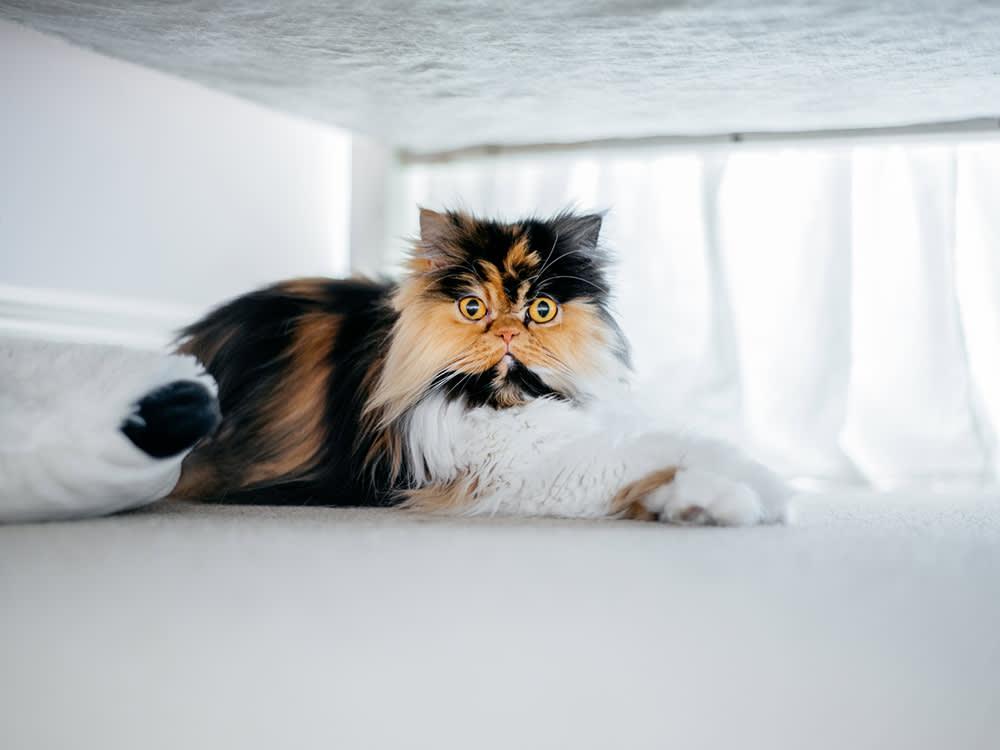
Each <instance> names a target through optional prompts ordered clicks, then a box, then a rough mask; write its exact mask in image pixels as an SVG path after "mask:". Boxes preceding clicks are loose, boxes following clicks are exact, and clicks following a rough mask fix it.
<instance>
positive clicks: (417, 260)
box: [410, 207, 464, 273]
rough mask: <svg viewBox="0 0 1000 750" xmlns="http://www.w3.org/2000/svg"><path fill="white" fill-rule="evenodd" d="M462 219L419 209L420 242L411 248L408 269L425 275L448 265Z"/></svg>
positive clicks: (452, 215) (459, 216)
mask: <svg viewBox="0 0 1000 750" xmlns="http://www.w3.org/2000/svg"><path fill="white" fill-rule="evenodd" d="M463 219H464V217H462V216H461V215H460V214H454V213H452V212H447V213H441V212H439V211H432V210H431V209H429V208H423V207H421V209H420V241H419V242H417V243H415V245H414V247H413V252H412V255H411V260H410V269H411V270H413V271H416V272H418V273H426V272H428V271H434V270H437V269H439V268H442V267H444V266H446V265H448V263H449V262H450V261H452V260H453V259H454V257H455V247H454V241H455V238H456V237H457V236H458V233H459V229H458V224H459V223H461V221H462V220H463Z"/></svg>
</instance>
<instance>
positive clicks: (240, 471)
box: [175, 210, 783, 523]
mask: <svg viewBox="0 0 1000 750" xmlns="http://www.w3.org/2000/svg"><path fill="white" fill-rule="evenodd" d="M600 227H601V217H600V216H599V215H583V216H581V215H575V214H572V213H563V214H559V215H557V216H555V217H552V218H550V219H547V220H540V219H535V218H529V219H525V220H522V221H518V222H513V223H502V222H497V221H488V220H481V219H477V218H475V217H472V216H469V215H467V214H463V213H458V212H445V213H438V212H434V211H429V210H423V211H422V212H421V236H420V239H419V241H418V242H416V243H415V246H414V251H413V254H412V256H411V258H410V263H409V269H408V273H407V274H406V275H405V276H404V278H403V279H402V280H401V281H400V282H399V283H398V284H392V283H375V282H369V281H360V280H346V281H344V280H341V281H337V280H331V279H299V280H294V281H288V282H284V283H280V284H276V285H274V286H271V287H268V288H266V289H262V290H260V291H257V292H254V293H251V294H248V295H246V296H244V297H241V298H239V299H236V300H234V301H232V302H230V303H228V304H226V305H224V306H222V307H220V308H219V309H217V310H215V311H214V312H212V313H210V314H209V315H208V316H207V317H206V318H204V319H203V320H201V321H199V322H197V323H195V324H193V325H192V326H190V327H189V328H187V329H186V330H185V331H184V332H183V335H182V340H181V344H180V351H182V352H184V353H189V354H193V355H195V356H197V357H198V358H199V359H200V360H201V361H202V362H204V363H205V366H206V368H207V369H208V371H209V372H210V373H211V374H212V375H214V376H215V378H216V380H217V381H218V384H219V399H220V404H221V411H222V415H223V421H222V425H221V427H220V429H219V430H218V432H217V433H216V434H215V436H214V437H213V438H212V439H210V440H209V441H207V442H205V443H204V444H203V445H201V446H200V447H199V448H198V449H196V450H195V451H194V452H193V453H192V454H191V456H190V457H189V458H188V460H187V461H186V462H185V466H184V474H183V477H182V479H181V482H180V484H179V486H178V488H177V491H176V493H175V494H177V495H178V496H182V497H198V498H202V499H207V500H215V501H220V502H243V503H256V502H263V503H279V504H288V503H294V504H307V503H317V504H324V505H344V504H349V505H358V504H362V505H396V504H404V505H406V506H407V507H411V508H419V509H422V510H432V511H446V512H451V513H455V512H462V513H481V512H501V513H528V514H552V515H569V516H589V517H599V516H608V515H622V516H627V517H633V518H654V517H670V518H672V519H673V520H680V521H690V520H692V519H694V520H695V521H699V522H702V521H704V520H705V519H707V520H708V521H709V522H722V523H746V522H753V521H758V520H766V519H772V520H773V519H774V518H776V517H777V515H778V509H779V507H780V498H781V497H783V491H782V490H781V489H780V483H778V482H776V481H772V480H773V477H772V476H771V475H770V474H769V473H768V472H766V470H765V469H763V467H758V466H757V465H755V464H752V463H751V462H747V461H745V460H743V459H742V458H741V457H739V456H738V455H737V454H732V455H730V454H729V453H727V452H726V451H721V452H720V451H719V450H717V449H716V448H705V447H704V446H700V444H699V445H696V444H694V443H692V442H691V441H687V440H680V439H678V438H676V437H673V436H670V435H668V434H664V433H658V432H655V431H654V432H646V431H644V430H642V429H639V428H635V427H634V426H633V427H630V428H629V429H628V430H626V431H620V430H619V431H617V432H616V431H615V429H613V428H612V427H611V426H610V423H609V422H608V421H607V420H602V419H599V418H597V417H596V416H595V415H596V414H597V413H598V412H599V410H595V409H594V408H593V405H594V404H595V403H597V402H601V401H607V400H608V396H609V394H610V393H611V392H612V391H614V389H615V388H616V385H617V384H618V383H619V382H621V381H622V380H624V378H625V376H626V375H627V371H628V348H627V345H626V342H625V339H624V337H623V335H622V333H621V331H620V330H619V328H618V326H617V325H616V324H615V322H614V319H613V317H612V315H611V312H610V310H609V290H608V280H607V275H606V270H607V265H608V257H607V255H606V253H605V252H604V250H603V249H602V248H601V246H600V244H599V242H598V239H599V232H600ZM466 298H471V299H474V307H473V310H474V312H475V313H476V314H475V315H467V314H465V313H464V312H463V309H464V308H463V306H462V300H464V299H466ZM539 300H540V301H542V303H543V304H544V308H543V309H544V310H545V311H547V312H549V313H552V312H553V311H554V314H553V315H552V316H551V318H545V317H544V316H541V315H535V316H533V315H532V309H533V308H532V305H533V303H536V302H538V301H539ZM692 456H694V457H701V456H705V457H706V462H715V463H717V464H721V465H722V467H723V468H724V469H727V470H728V474H726V472H725V471H723V472H722V474H723V475H724V476H716V475H714V474H711V475H704V474H698V473H697V472H696V473H694V474H692V473H690V472H689V471H687V469H688V468H690V467H692V466H701V458H697V460H696V461H695V463H694V464H692ZM706 477H707V478H706ZM681 485H683V486H684V487H686V488H688V496H686V497H682V498H678V497H675V495H676V493H675V492H674V490H675V487H676V486H681ZM672 493H673V494H672Z"/></svg>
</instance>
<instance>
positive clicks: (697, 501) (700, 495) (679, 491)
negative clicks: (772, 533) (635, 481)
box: [643, 469, 770, 526]
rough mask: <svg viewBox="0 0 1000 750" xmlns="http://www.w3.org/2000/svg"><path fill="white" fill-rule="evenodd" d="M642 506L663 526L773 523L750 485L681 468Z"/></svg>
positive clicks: (652, 493) (704, 472) (709, 473)
mask: <svg viewBox="0 0 1000 750" xmlns="http://www.w3.org/2000/svg"><path fill="white" fill-rule="evenodd" d="M643 505H644V506H645V507H646V509H647V510H648V511H649V512H650V513H652V514H654V515H655V516H656V518H657V519H658V520H660V521H663V522H664V523H674V524H682V525H687V526H752V525H754V524H758V523H763V522H766V521H767V520H770V519H769V518H768V514H767V513H766V509H765V506H764V503H763V502H762V500H761V496H760V495H759V494H758V492H757V491H756V490H755V489H754V488H753V487H751V486H750V485H749V484H745V483H743V482H739V481H736V480H733V479H729V478H728V477H724V476H720V475H718V474H713V473H711V472H707V471H702V470H699V469H679V470H678V471H677V473H676V474H675V475H674V478H673V481H671V482H669V483H667V484H664V485H662V486H661V487H659V488H657V489H656V490H654V491H653V492H651V493H650V494H649V495H648V496H647V497H646V498H645V500H644V501H643Z"/></svg>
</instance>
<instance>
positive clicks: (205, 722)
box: [0, 495, 1000, 750]
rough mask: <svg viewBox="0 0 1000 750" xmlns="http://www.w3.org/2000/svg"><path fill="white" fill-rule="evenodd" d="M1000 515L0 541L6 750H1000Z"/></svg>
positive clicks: (306, 515)
mask: <svg viewBox="0 0 1000 750" xmlns="http://www.w3.org/2000/svg"><path fill="white" fill-rule="evenodd" d="M998 576H1000V498H998V497H997V496H996V495H993V496H987V495H965V496H955V495H952V496H930V495H928V496H914V495H880V496H875V495H826V496H815V497H812V498H803V499H800V501H799V503H798V524H797V525H795V526H791V527H785V528H780V527H771V528H748V529H711V528H710V529H678V528H667V527H663V526H657V525H653V524H639V523H629V522H603V523H601V522H591V523H588V522H565V521H517V520H499V519H495V520H490V519H482V520H478V521H469V520H462V521H458V520H444V519H430V520H429V519H426V518H422V517H415V516H407V515H401V514H395V513H392V512H377V511H335V510H328V509H287V510H276V509H269V508H257V509H250V508H244V509H241V508H225V507H204V506H197V505H187V504H173V505H167V504H161V505H160V506H157V507H154V508H152V509H148V510H146V511H141V512H136V513H132V514H128V515H122V516H118V517H114V518H109V519H104V520H97V521H87V522H77V523H52V524H44V525H32V526H20V527H0V602H2V609H0V716H2V720H0V747H3V748H11V749H12V750H13V749H15V748H33V749H34V750H38V749H42V748H66V747H73V748H100V750H113V749H114V748H130V749H131V748H144V749H153V748H178V747H188V748H226V747H238V748H268V749H269V750H270V749H272V748H277V747H288V748H313V747H316V748H319V747H322V748H404V747H405V748H419V747H428V748H435V749H440V748H462V749H463V750H466V749H467V748H476V749H477V750H479V749H481V748H504V750H508V749H509V748H535V747H537V748H558V747H565V748H574V749H576V748H629V749H630V750H633V749H637V748H664V747H677V748H693V747H703V748H725V750H731V749H732V748H741V749H743V748H767V749H768V750H775V749H780V748H795V749H798V748H810V749H811V750H823V749H825V748H831V749H834V748H836V750H842V749H843V748H873V749H874V748H878V749H879V750H888V749H890V748H906V749H907V750H913V749H919V748H934V749H935V750H938V749H940V748H963V750H971V749H973V748H984V749H985V748H996V747H997V746H1000V596H998V593H1000V591H998V580H1000V579H998Z"/></svg>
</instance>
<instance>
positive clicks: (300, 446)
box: [243, 313, 339, 484]
mask: <svg viewBox="0 0 1000 750" xmlns="http://www.w3.org/2000/svg"><path fill="white" fill-rule="evenodd" d="M338 327H339V320H338V319H337V318H336V317H334V316H331V315H329V314H325V313H309V314H306V315H304V316H302V318H300V319H299V322H298V325H297V329H296V335H295V339H294V341H293V343H292V346H291V348H290V350H289V352H288V360H289V362H288V365H287V371H286V375H285V377H284V380H283V382H282V386H281V387H280V388H278V389H276V391H275V392H274V393H272V394H271V395H270V400H269V402H268V403H267V405H266V406H265V407H264V409H263V416H264V419H263V422H262V430H263V432H264V434H265V436H266V438H265V439H266V444H267V445H268V446H269V453H270V454H271V455H270V456H268V457H267V458H265V459H263V460H261V461H260V462H258V463H256V464H255V465H253V466H252V467H251V468H250V470H249V471H248V472H247V474H246V476H245V477H244V481H243V483H244V484H256V483H258V482H265V481H268V480H272V479H276V478H279V477H283V476H287V475H290V474H297V475H299V476H302V475H303V473H304V472H306V471H308V470H309V469H311V468H312V467H313V465H314V464H315V462H316V459H317V457H318V455H319V452H320V451H321V449H322V447H323V443H324V441H325V440H326V424H325V420H324V415H325V412H324V408H323V406H324V404H325V402H326V391H327V386H328V384H329V381H330V375H331V374H332V371H331V368H330V365H329V357H330V351H331V349H332V348H333V343H334V340H335V338H336V335H337V329H338Z"/></svg>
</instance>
